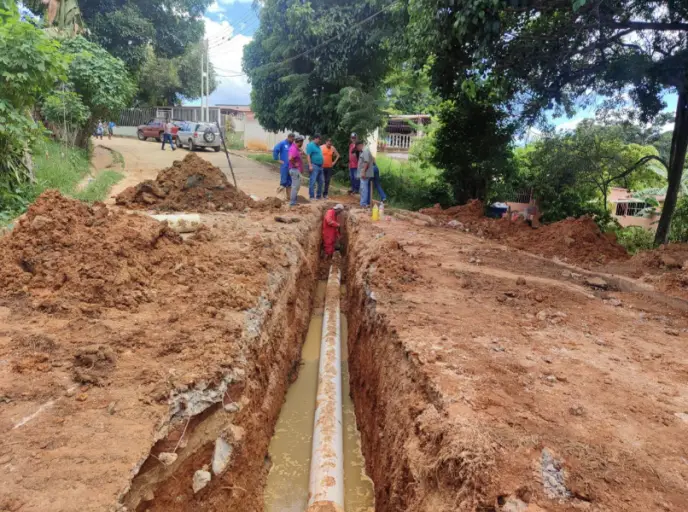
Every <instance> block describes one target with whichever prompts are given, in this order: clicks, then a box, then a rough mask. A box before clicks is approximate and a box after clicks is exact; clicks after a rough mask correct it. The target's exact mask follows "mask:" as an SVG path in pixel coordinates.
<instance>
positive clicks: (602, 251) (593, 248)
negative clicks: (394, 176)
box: [421, 200, 629, 265]
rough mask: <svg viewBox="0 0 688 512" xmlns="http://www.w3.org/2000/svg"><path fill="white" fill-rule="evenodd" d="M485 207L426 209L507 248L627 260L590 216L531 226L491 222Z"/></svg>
mask: <svg viewBox="0 0 688 512" xmlns="http://www.w3.org/2000/svg"><path fill="white" fill-rule="evenodd" d="M483 211H484V205H483V203H482V202H480V201H478V200H473V201H471V202H469V203H468V204H465V205H462V206H454V207H451V208H447V209H446V210H443V209H442V208H441V207H440V206H439V205H435V206H434V207H432V208H425V209H423V210H421V213H424V214H426V215H430V216H431V217H434V218H436V219H438V220H440V221H444V222H446V223H447V224H448V225H449V226H451V227H455V228H459V229H467V230H469V231H471V232H473V233H476V234H477V235H478V236H486V237H488V238H492V239H495V240H500V241H502V242H504V243H506V244H507V245H510V246H513V247H516V248H518V249H523V250H525V251H528V252H532V253H535V254H541V255H543V256H546V257H548V258H551V257H557V258H559V259H562V260H566V261H570V262H574V263H578V264H584V265H590V264H604V263H607V262H609V261H612V260H626V259H628V257H629V256H628V253H627V252H626V250H625V249H624V248H623V247H622V246H621V245H619V244H618V243H617V242H616V237H615V236H614V235H612V234H604V233H602V232H601V231H600V229H599V227H598V226H597V224H595V221H594V220H593V219H592V218H590V217H581V218H579V219H574V218H569V219H565V220H562V221H559V222H555V223H553V224H548V225H544V226H540V227H537V228H534V227H531V226H530V225H529V224H527V223H526V222H525V221H523V220H515V221H510V220H509V219H506V218H502V219H490V218H487V217H484V216H483Z"/></svg>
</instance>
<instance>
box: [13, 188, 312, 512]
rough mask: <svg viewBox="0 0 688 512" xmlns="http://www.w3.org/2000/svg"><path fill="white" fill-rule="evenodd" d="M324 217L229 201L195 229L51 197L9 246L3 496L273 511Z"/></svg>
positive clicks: (46, 505)
mask: <svg viewBox="0 0 688 512" xmlns="http://www.w3.org/2000/svg"><path fill="white" fill-rule="evenodd" d="M320 215H321V214H320V211H319V210H317V209H310V208H300V209H298V210H297V211H296V212H292V216H296V217H298V218H299V219H300V222H297V223H290V224H282V223H277V222H275V221H274V219H273V217H274V214H272V213H268V212H263V211H256V210H250V211H247V213H245V214H241V215H238V214H226V213H213V214H208V215H204V216H203V222H204V223H205V227H204V228H203V229H201V230H200V231H199V232H198V233H197V234H196V235H194V236H193V237H191V238H190V239H188V240H182V239H181V238H180V237H179V236H178V235H176V234H175V233H173V232H171V231H170V230H169V229H168V228H167V227H166V225H165V224H164V223H159V222H157V221H155V220H153V219H150V218H148V217H146V216H142V215H132V214H126V213H123V212H120V211H116V210H114V211H113V210H108V209H107V208H105V207H104V206H102V205H95V206H93V207H88V206H86V205H83V204H82V203H78V202H76V201H72V200H68V199H65V198H62V197H61V196H59V194H57V193H55V192H49V193H46V194H44V195H43V196H42V197H41V198H39V200H38V201H37V202H36V204H34V205H33V206H32V207H31V208H30V210H29V212H28V213H27V215H26V216H25V218H23V219H22V220H21V221H20V222H19V224H18V226H17V227H16V228H15V229H14V230H13V231H12V232H11V233H10V234H8V235H6V236H4V237H3V239H2V243H1V244H0V360H2V361H3V364H2V365H0V397H1V399H0V431H2V440H0V457H1V460H2V468H3V473H2V476H1V477H0V486H1V487H2V489H3V491H2V493H0V510H11V511H16V510H21V511H22V512H24V511H32V512H33V511H40V512H43V511H45V510H51V511H56V512H57V511H73V510H80V511H103V510H124V509H123V508H122V506H126V507H127V509H128V510H129V511H133V510H165V511H183V510H200V509H206V510H219V509H223V510H229V509H234V510H246V511H262V490H263V483H264V479H265V475H266V473H267V469H268V468H267V466H266V465H265V459H264V457H265V454H266V453H267V446H268V443H269V440H270V437H271V435H272V429H273V427H274V423H275V421H276V418H277V414H278V412H279V409H280V406H281V404H282V401H283V399H284V393H285V391H286V388H287V386H288V384H289V381H290V379H291V378H292V377H293V375H294V373H295V372H296V371H297V368H298V367H297V363H298V361H299V350H300V346H301V343H302V342H303V338H304V333H305V329H306V327H307V323H308V316H309V310H310V301H311V297H312V291H313V287H314V285H315V280H316V277H317V275H316V274H317V269H318V251H319V243H320V235H319V233H320V230H319V226H320V218H321V217H320ZM206 470H207V472H208V474H209V475H210V477H211V479H210V482H209V483H207V485H206V486H205V487H203V488H200V487H201V483H202V480H203V477H204V476H205V475H206V474H205V473H204V471H206ZM199 471H200V472H201V473H200V476H199V474H197V473H198V472H199ZM194 477H196V478H195V479H194ZM194 480H196V490H197V492H194ZM96 490H97V491H96Z"/></svg>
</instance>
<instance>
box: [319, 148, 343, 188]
mask: <svg viewBox="0 0 688 512" xmlns="http://www.w3.org/2000/svg"><path fill="white" fill-rule="evenodd" d="M320 150H321V151H322V154H323V174H324V175H325V190H324V191H323V198H324V199H327V194H328V192H329V190H330V180H331V179H332V174H333V173H334V166H335V165H337V162H338V161H339V152H338V151H337V148H335V147H334V146H333V145H332V139H330V138H328V139H327V140H326V141H325V144H323V145H322V146H320Z"/></svg>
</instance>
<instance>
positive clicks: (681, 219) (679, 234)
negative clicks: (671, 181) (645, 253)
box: [669, 196, 688, 242]
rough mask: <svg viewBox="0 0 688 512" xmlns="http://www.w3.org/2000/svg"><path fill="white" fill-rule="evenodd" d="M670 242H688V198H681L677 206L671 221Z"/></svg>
mask: <svg viewBox="0 0 688 512" xmlns="http://www.w3.org/2000/svg"><path fill="white" fill-rule="evenodd" d="M669 240H671V241H672V242H688V196H683V197H681V198H680V199H679V200H678V203H677V204H676V210H674V216H673V218H672V219H671V230H670V233H669Z"/></svg>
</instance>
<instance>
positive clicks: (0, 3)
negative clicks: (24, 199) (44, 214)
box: [0, 0, 67, 210]
mask: <svg viewBox="0 0 688 512" xmlns="http://www.w3.org/2000/svg"><path fill="white" fill-rule="evenodd" d="M0 69H1V70H2V71H1V72H0V210H6V209H11V208H14V207H15V206H16V204H15V202H16V201H17V200H19V199H20V198H19V195H18V194H17V192H18V188H20V187H21V186H22V185H23V184H24V183H25V182H26V181H27V180H30V179H32V173H31V168H30V166H28V165H27V164H26V155H27V154H28V149H29V147H30V146H31V144H32V143H33V141H34V140H35V139H36V137H38V136H39V135H40V134H41V133H42V132H43V130H42V127H41V126H40V125H39V124H38V123H36V122H35V121H34V119H33V117H32V116H31V111H32V109H33V108H34V107H35V105H36V104H37V103H38V101H39V99H40V98H41V96H43V95H44V94H46V93H47V92H48V91H50V90H51V89H52V87H53V86H54V84H55V83H56V82H57V81H58V80H59V79H63V78H64V77H65V75H66V69H67V61H66V59H65V58H64V56H63V55H62V54H61V52H60V46H59V44H58V43H57V42H56V41H54V40H51V39H50V38H49V37H48V36H47V35H46V34H45V33H44V32H43V31H41V30H40V29H38V28H36V27H35V26H34V25H32V24H31V23H26V22H23V21H21V20H20V18H19V12H18V10H17V6H16V4H15V3H14V1H13V0H0Z"/></svg>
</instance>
